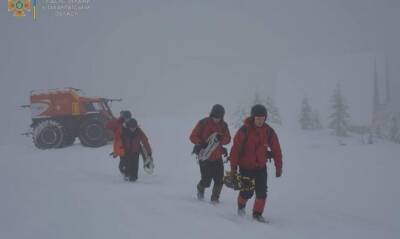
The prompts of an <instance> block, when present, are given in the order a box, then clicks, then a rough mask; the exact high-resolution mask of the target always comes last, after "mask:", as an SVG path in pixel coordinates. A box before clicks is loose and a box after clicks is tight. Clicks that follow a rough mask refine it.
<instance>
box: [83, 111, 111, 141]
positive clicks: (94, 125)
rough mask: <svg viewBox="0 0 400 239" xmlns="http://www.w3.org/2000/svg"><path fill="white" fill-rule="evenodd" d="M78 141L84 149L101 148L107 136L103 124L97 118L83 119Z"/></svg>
mask: <svg viewBox="0 0 400 239" xmlns="http://www.w3.org/2000/svg"><path fill="white" fill-rule="evenodd" d="M79 140H80V141H81V144H82V145H83V146H86V147H93V148H97V147H101V146H103V145H105V144H107V142H108V141H109V140H108V135H107V131H106V129H105V126H104V122H103V120H102V119H101V118H99V117H90V118H87V119H85V120H84V121H83V122H82V124H81V125H80V127H79Z"/></svg>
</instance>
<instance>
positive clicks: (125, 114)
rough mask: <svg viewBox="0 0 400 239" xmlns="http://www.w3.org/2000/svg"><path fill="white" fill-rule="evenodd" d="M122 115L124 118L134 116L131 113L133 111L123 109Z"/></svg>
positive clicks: (127, 118)
mask: <svg viewBox="0 0 400 239" xmlns="http://www.w3.org/2000/svg"><path fill="white" fill-rule="evenodd" d="M120 116H121V117H122V118H124V119H125V120H129V119H131V118H132V114H131V112H130V111H129V110H123V111H121V113H120Z"/></svg>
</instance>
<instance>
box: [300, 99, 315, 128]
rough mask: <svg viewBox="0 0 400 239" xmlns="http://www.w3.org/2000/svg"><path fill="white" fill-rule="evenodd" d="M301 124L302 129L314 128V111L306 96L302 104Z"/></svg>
mask: <svg viewBox="0 0 400 239" xmlns="http://www.w3.org/2000/svg"><path fill="white" fill-rule="evenodd" d="M299 122H300V126H301V128H302V129H306V130H308V129H313V128H314V127H313V125H314V123H313V115H312V110H311V106H310V104H309V103H308V98H307V96H305V97H304V98H303V100H302V102H301V111H300V118H299Z"/></svg>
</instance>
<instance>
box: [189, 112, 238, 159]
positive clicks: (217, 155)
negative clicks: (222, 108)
mask: <svg viewBox="0 0 400 239" xmlns="http://www.w3.org/2000/svg"><path fill="white" fill-rule="evenodd" d="M215 132H218V133H220V134H221V135H222V139H221V142H220V145H218V147H217V148H216V149H215V150H214V152H213V153H212V154H211V156H210V158H209V160H219V159H221V157H222V155H223V154H224V150H223V148H222V145H226V144H229V142H230V141H231V135H230V133H229V129H228V124H227V123H226V122H225V121H223V120H221V121H220V122H218V123H215V122H214V120H213V119H212V118H210V117H208V118H204V119H202V120H200V121H199V122H198V123H197V125H196V127H195V128H194V129H193V131H192V133H191V134H190V141H191V142H192V143H193V144H206V143H207V140H208V137H210V135H211V134H213V133H215Z"/></svg>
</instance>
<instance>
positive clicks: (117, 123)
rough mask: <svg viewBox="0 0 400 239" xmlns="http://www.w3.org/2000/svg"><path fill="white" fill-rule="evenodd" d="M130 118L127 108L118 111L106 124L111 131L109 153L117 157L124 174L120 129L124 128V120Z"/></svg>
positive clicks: (124, 166) (130, 114)
mask: <svg viewBox="0 0 400 239" xmlns="http://www.w3.org/2000/svg"><path fill="white" fill-rule="evenodd" d="M131 118H132V113H131V112H130V111H129V110H123V111H121V112H120V114H119V117H118V118H114V119H113V120H111V121H110V122H108V123H107V124H106V128H107V129H109V130H110V131H111V132H112V133H113V152H112V153H111V154H110V155H111V156H112V157H113V158H116V157H119V158H120V160H119V166H118V168H119V170H120V172H121V173H122V174H125V169H126V165H125V160H124V147H123V145H122V138H121V133H122V129H123V128H124V127H125V128H126V122H127V121H128V120H130V119H131Z"/></svg>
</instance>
